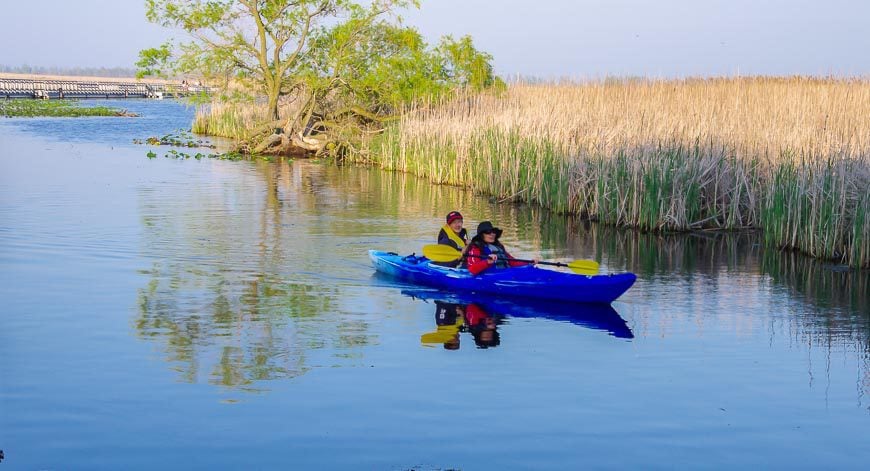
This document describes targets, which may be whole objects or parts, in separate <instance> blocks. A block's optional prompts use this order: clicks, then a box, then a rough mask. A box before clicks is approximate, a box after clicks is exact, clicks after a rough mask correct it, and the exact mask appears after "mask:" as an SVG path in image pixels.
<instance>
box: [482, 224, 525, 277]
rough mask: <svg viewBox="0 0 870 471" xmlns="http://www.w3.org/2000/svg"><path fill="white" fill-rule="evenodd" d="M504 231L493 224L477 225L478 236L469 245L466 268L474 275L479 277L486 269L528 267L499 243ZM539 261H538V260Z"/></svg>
mask: <svg viewBox="0 0 870 471" xmlns="http://www.w3.org/2000/svg"><path fill="white" fill-rule="evenodd" d="M501 233H502V230H501V229H499V228H497V227H494V226H493V225H492V223H491V222H489V221H483V222H482V223H480V224H478V225H477V235H475V236H474V238H473V239H471V243H470V244H468V257H467V258H466V266H467V267H468V271H470V272H471V274H472V275H477V274H478V273H481V272H483V271H484V270H486V269H489V268H492V267H495V268H509V267H519V266H522V265H528V263H526V262H518V261H516V260H514V258H513V257H512V256H511V254H509V253H508V252H507V250H505V248H504V245H502V243H501V242H500V241H499V238H500V237H501ZM536 260H537V259H536Z"/></svg>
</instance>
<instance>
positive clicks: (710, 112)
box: [350, 77, 870, 267]
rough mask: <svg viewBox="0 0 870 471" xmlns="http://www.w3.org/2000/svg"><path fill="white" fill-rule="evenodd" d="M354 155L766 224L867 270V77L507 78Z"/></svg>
mask: <svg viewBox="0 0 870 471" xmlns="http://www.w3.org/2000/svg"><path fill="white" fill-rule="evenodd" d="M350 158H351V160H354V161H356V162H360V163H367V164H373V165H378V166H380V167H382V168H385V169H390V170H400V171H406V172H412V173H415V174H417V175H421V176H424V177H428V178H430V179H431V180H432V181H434V182H436V183H448V184H455V185H463V186H469V187H471V188H474V189H475V190H477V191H480V192H483V193H487V194H492V195H495V196H497V197H500V198H503V199H516V200H522V201H529V202H535V203H540V204H543V205H545V206H547V207H550V208H552V209H554V210H557V211H570V212H574V213H579V214H582V215H584V216H586V217H589V218H591V219H596V220H600V221H603V222H606V223H610V224H615V225H623V226H632V227H637V228H640V229H643V230H691V229H711V228H713V229H738V228H762V229H764V231H765V239H766V240H767V241H768V243H770V244H772V245H775V246H778V247H786V248H795V249H799V250H801V251H804V252H806V253H809V254H811V255H813V256H817V257H822V258H830V259H835V260H839V261H842V262H844V263H849V264H851V265H853V266H863V267H867V266H870V217H868V216H867V212H868V210H870V189H868V188H870V81H867V80H858V79H854V80H837V79H819V78H803V77H790V78H735V79H706V80H702V79H690V80H680V81H655V80H634V81H602V82H593V83H584V84H548V85H526V84H516V85H512V86H510V87H509V89H508V91H507V92H506V93H505V94H504V95H500V96H496V95H487V94H481V95H475V96H463V97H460V98H457V99H454V100H452V101H449V102H445V103H439V104H434V105H430V106H425V107H420V108H417V109H414V110H409V111H408V112H406V113H404V115H403V117H402V119H401V121H400V123H399V124H398V125H397V126H395V127H392V128H390V129H388V130H387V131H386V132H385V133H384V134H383V135H382V136H380V137H379V138H378V139H375V140H373V141H372V142H371V144H370V146H369V149H368V152H364V153H361V154H358V155H354V156H351V157H350Z"/></svg>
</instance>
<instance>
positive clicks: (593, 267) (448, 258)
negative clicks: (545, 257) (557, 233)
mask: <svg viewBox="0 0 870 471" xmlns="http://www.w3.org/2000/svg"><path fill="white" fill-rule="evenodd" d="M423 255H425V256H426V258H428V259H429V260H432V261H433V262H452V261H454V260H457V259H459V257H461V256H462V252H460V251H458V250H456V249H454V248H453V247H451V246H449V245H443V244H430V245H424V246H423ZM514 260H516V261H518V262H528V263H532V260H522V259H518V258H515V259H514ZM538 264H540V265H552V266H555V267H568V268H570V269H571V270H572V271H574V272H576V273H580V274H582V275H597V274H598V262H596V261H595V260H573V261H571V262H568V263H561V262H538Z"/></svg>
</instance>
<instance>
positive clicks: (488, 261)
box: [466, 246, 495, 275]
mask: <svg viewBox="0 0 870 471" xmlns="http://www.w3.org/2000/svg"><path fill="white" fill-rule="evenodd" d="M466 263H467V264H468V271H470V272H471V274H472V275H477V274H479V273H480V272H482V271H484V270H486V269H487V268H489V267H491V266H493V265H494V264H495V261H494V260H493V259H492V258H489V257H483V256H482V254H481V252H480V249H479V248H478V247H476V246H471V248H470V249H468V257H467V258H466Z"/></svg>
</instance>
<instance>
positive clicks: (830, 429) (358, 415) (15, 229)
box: [0, 101, 870, 470]
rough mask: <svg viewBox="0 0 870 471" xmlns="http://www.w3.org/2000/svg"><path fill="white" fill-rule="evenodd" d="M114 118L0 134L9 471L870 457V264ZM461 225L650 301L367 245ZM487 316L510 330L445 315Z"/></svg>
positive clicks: (418, 241)
mask: <svg viewBox="0 0 870 471" xmlns="http://www.w3.org/2000/svg"><path fill="white" fill-rule="evenodd" d="M111 104H112V105H114V106H121V107H124V108H127V109H130V110H131V111H135V112H138V113H141V114H142V115H143V117H141V118H137V119H116V118H84V119H31V120H14V119H6V120H2V121H0V301H2V306H3V307H2V311H0V449H2V450H3V451H4V453H5V456H6V458H5V460H4V461H3V462H2V463H0V466H2V468H3V469H4V470H5V469H9V470H17V469H159V468H167V467H170V468H184V469H216V468H236V469H269V468H271V469H276V468H277V469H387V470H393V469H395V470H401V469H411V468H413V469H445V468H460V469H467V470H474V469H548V468H551V469H572V468H578V467H581V466H582V467H606V468H635V469H636V468H687V467H688V468H699V467H700V468H737V467H743V466H754V467H757V466H763V467H767V468H820V467H824V468H840V469H843V468H854V469H858V468H863V467H864V466H866V463H867V462H868V460H870V446H868V445H867V433H868V431H870V397H868V393H870V347H868V345H870V341H868V338H870V274H868V273H866V272H865V273H857V272H848V271H842V270H841V269H840V267H836V266H831V265H828V264H825V263H820V262H815V261H812V260H809V259H806V258H803V257H800V256H795V255H790V254H781V253H777V252H772V251H769V250H763V249H762V248H761V247H760V246H759V245H758V243H759V241H758V238H757V236H756V235H753V234H741V235H722V234H699V235H690V236H673V237H657V236H644V235H638V234H634V233H631V232H620V231H614V230H609V229H606V228H600V227H596V226H584V225H583V224H582V223H578V222H575V221H572V220H570V219H567V218H565V217H562V216H556V215H552V214H549V213H547V212H545V211H542V210H540V209H536V208H532V207H526V206H512V205H500V204H498V203H496V202H492V201H489V200H488V199H486V198H482V197H478V196H474V195H471V194H470V193H468V192H464V191H460V190H457V189H454V188H444V187H433V186H430V185H428V184H426V183H422V182H420V181H417V180H415V179H413V178H410V177H406V176H402V175H395V174H385V173H381V172H378V171H368V170H362V169H356V168H336V167H331V166H328V165H324V164H320V163H316V162H304V161H295V162H224V161H215V160H202V161H196V160H193V159H190V160H175V159H167V158H162V157H160V158H157V159H154V160H149V159H147V158H146V157H145V153H146V152H147V151H148V150H149V148H148V147H143V146H137V145H134V144H132V139H134V138H144V137H147V136H152V135H162V134H167V133H170V132H172V131H174V130H176V129H179V128H185V127H188V126H189V122H190V119H191V115H192V110H190V109H189V108H185V107H183V106H181V105H178V104H176V103H173V102H156V101H131V102H111ZM155 150H156V151H157V152H158V154H159V155H161V156H162V155H163V154H164V153H165V152H166V150H167V149H166V148H158V149H155ZM457 208H458V209H460V210H461V211H462V212H463V213H465V214H466V218H467V223H468V225H471V226H472V227H473V226H474V225H476V224H477V222H479V221H480V220H482V219H492V220H493V221H495V222H496V224H497V225H500V226H501V227H502V228H504V229H505V238H504V239H505V241H506V243H507V245H508V247H510V248H511V249H512V250H513V251H514V252H516V253H517V254H519V255H524V256H534V255H538V256H541V257H542V258H544V259H558V260H570V259H575V258H595V259H597V260H599V261H600V262H601V263H602V268H603V270H605V271H625V270H630V271H634V272H635V273H637V274H638V276H639V279H638V283H637V284H636V285H635V287H634V288H632V289H631V290H630V291H629V292H628V293H627V294H626V295H625V296H624V297H623V298H621V299H620V300H619V301H618V302H616V303H614V305H613V309H603V308H599V309H591V308H575V307H570V306H568V307H566V306H564V305H547V304H543V305H542V304H533V305H525V304H515V303H506V302H503V300H497V299H495V300H494V299H483V298H481V299H452V298H449V297H446V298H445V297H444V295H443V294H439V293H433V292H431V291H426V290H420V289H417V288H416V287H413V286H404V285H401V284H398V283H396V282H394V281H392V280H389V279H384V278H382V277H379V276H376V275H374V273H373V270H372V269H371V267H370V265H369V262H368V260H367V256H366V250H368V249H370V248H375V249H382V250H392V251H398V252H403V253H404V252H413V251H416V252H418V253H419V251H420V248H421V246H422V245H423V244H425V243H430V242H431V241H432V239H433V238H434V236H435V234H436V233H437V230H438V227H439V225H440V222H441V218H442V217H443V215H444V214H446V213H447V212H448V211H449V210H451V209H457ZM470 305H474V306H476V307H477V308H482V309H483V312H484V315H485V316H488V317H489V318H490V319H492V321H490V322H491V323H492V324H493V325H494V326H495V331H496V332H497V335H496V336H492V335H490V336H489V337H487V338H482V337H480V336H478V335H476V334H473V333H472V332H471V331H470V329H467V330H466V331H460V332H458V334H456V330H455V327H454V328H453V329H454V330H452V331H451V330H450V327H444V326H442V327H441V328H440V329H439V328H438V326H437V325H436V311H437V310H439V309H444V310H445V312H448V313H455V312H456V309H457V308H458V309H460V310H468V309H469V306H470ZM490 334H492V332H490ZM493 337H494V338H495V340H493ZM423 340H426V341H427V342H430V343H422V341H423ZM457 340H458V342H457ZM444 343H447V344H448V345H447V346H446V347H445V346H444V345H443V344H444ZM457 343H458V348H456V347H457ZM478 343H479V344H480V345H478ZM483 347H486V348H483Z"/></svg>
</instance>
